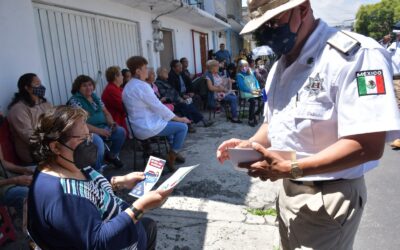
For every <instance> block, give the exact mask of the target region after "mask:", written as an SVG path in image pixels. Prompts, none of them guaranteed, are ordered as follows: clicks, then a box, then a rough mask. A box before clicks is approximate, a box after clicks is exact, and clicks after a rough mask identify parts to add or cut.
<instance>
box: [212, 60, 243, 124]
mask: <svg viewBox="0 0 400 250" xmlns="http://www.w3.org/2000/svg"><path fill="white" fill-rule="evenodd" d="M205 76H206V79H207V87H208V90H209V91H210V95H209V104H210V105H211V106H214V105H215V101H216V100H218V101H226V102H228V103H229V105H230V108H231V116H232V118H231V122H233V123H242V122H241V121H240V120H239V118H238V111H237V105H238V103H237V96H236V95H235V93H234V91H233V90H232V85H231V81H230V80H228V79H227V78H225V77H222V76H220V75H219V62H218V61H217V60H209V61H207V72H206V73H205Z"/></svg>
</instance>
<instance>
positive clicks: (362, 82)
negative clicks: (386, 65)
mask: <svg viewBox="0 0 400 250" xmlns="http://www.w3.org/2000/svg"><path fill="white" fill-rule="evenodd" d="M356 78H357V87H358V95H359V96H366V95H385V94H386V89H385V80H384V79H383V71H382V70H367V71H359V72H357V73H356Z"/></svg>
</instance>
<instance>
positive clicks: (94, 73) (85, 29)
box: [34, 4, 141, 105]
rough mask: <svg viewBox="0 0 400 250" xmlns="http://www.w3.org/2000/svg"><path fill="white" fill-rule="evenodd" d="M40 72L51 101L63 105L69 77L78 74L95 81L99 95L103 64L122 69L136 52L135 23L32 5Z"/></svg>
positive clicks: (101, 85) (103, 84) (136, 31)
mask: <svg viewBox="0 0 400 250" xmlns="http://www.w3.org/2000/svg"><path fill="white" fill-rule="evenodd" d="M34 11H35V13H34V14H35V22H36V27H37V32H38V37H39V39H40V44H41V55H42V58H41V59H42V65H43V67H44V75H43V76H42V82H43V83H44V84H45V85H46V87H47V88H48V90H49V91H48V97H50V100H51V102H52V103H53V104H55V105H58V104H65V103H66V102H67V100H68V99H69V97H70V96H71V92H70V91H71V86H72V82H73V80H74V79H75V78H76V77H77V76H78V75H80V74H85V75H89V76H90V77H92V78H93V79H94V80H95V81H96V82H97V87H96V93H97V94H98V95H99V96H100V95H101V93H102V91H103V89H104V87H105V85H106V84H107V83H106V80H105V77H104V72H105V70H106V68H107V67H109V66H112V65H118V66H120V67H121V68H125V67H126V66H125V62H126V59H127V58H128V57H130V56H132V55H140V54H141V49H140V40H139V31H138V24H137V23H135V22H130V21H125V20H120V19H116V18H109V17H105V16H101V15H94V14H89V13H85V12H80V11H73V10H69V9H65V8H59V7H54V6H47V5H43V4H35V5H34Z"/></svg>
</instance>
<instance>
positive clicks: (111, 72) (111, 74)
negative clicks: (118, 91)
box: [106, 66, 121, 82]
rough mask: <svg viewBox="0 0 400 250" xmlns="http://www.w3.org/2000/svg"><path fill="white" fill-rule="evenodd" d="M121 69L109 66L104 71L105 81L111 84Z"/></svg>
mask: <svg viewBox="0 0 400 250" xmlns="http://www.w3.org/2000/svg"><path fill="white" fill-rule="evenodd" d="M120 71H121V69H120V67H118V66H111V67H109V68H108V69H107V70H106V79H107V82H112V81H114V80H115V78H117V76H119V74H121V72H120Z"/></svg>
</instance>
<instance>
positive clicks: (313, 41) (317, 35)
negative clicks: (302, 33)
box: [297, 19, 333, 67]
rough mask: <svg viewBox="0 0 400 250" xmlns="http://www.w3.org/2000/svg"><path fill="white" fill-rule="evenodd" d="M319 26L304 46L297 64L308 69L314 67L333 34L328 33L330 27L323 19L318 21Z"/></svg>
mask: <svg viewBox="0 0 400 250" xmlns="http://www.w3.org/2000/svg"><path fill="white" fill-rule="evenodd" d="M317 21H318V26H317V27H316V28H315V30H314V31H313V33H312V34H311V35H310V37H309V38H308V39H307V42H306V43H305V44H304V46H303V48H302V50H301V53H300V55H299V58H298V59H297V62H298V63H300V64H303V65H305V66H308V67H313V66H314V64H315V62H316V60H317V58H318V57H319V55H320V54H321V51H322V49H323V48H324V47H325V45H326V42H327V41H328V39H329V38H330V37H331V36H332V35H333V32H327V31H328V29H330V27H329V26H328V25H327V24H326V23H325V22H324V21H322V20H321V19H318V20H317Z"/></svg>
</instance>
